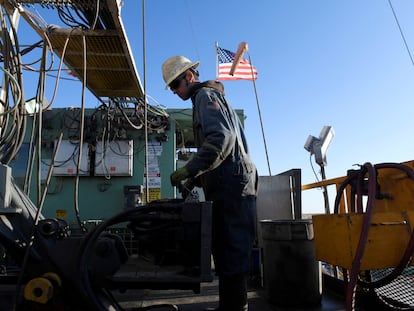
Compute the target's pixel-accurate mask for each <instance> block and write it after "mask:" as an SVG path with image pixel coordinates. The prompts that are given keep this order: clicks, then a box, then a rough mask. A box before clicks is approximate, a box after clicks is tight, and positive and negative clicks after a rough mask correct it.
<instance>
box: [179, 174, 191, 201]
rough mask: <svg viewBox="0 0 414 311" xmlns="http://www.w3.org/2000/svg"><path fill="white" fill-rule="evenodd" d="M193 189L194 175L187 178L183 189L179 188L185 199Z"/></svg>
mask: <svg viewBox="0 0 414 311" xmlns="http://www.w3.org/2000/svg"><path fill="white" fill-rule="evenodd" d="M193 189H194V179H193V178H192V177H190V178H187V180H186V182H185V183H184V185H183V186H182V187H181V189H179V190H180V192H181V196H182V197H183V199H185V198H187V196H188V195H189V194H190V193H191V191H192V190H193Z"/></svg>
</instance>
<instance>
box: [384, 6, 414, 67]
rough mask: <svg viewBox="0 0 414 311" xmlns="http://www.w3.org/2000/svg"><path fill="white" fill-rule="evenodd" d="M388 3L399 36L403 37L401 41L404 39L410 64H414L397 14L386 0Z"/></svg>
mask: <svg viewBox="0 0 414 311" xmlns="http://www.w3.org/2000/svg"><path fill="white" fill-rule="evenodd" d="M388 3H389V5H390V8H391V11H392V14H393V15H394V19H395V22H396V23H397V26H398V29H399V31H400V34H401V38H402V39H403V41H404V45H405V49H406V50H407V53H408V56H409V57H410V60H411V64H412V65H413V66H414V59H413V56H412V55H411V51H410V48H409V47H408V43H407V40H406V39H405V36H404V32H403V31H402V28H401V25H400V22H399V21H398V17H397V14H396V13H395V10H394V7H393V6H392V3H391V0H388Z"/></svg>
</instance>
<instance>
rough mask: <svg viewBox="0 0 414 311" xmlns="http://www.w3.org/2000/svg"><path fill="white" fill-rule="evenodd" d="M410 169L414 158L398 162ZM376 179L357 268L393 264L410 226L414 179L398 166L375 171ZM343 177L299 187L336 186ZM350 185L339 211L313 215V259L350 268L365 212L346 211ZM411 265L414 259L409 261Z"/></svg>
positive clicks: (413, 212) (413, 213)
mask: <svg viewBox="0 0 414 311" xmlns="http://www.w3.org/2000/svg"><path fill="white" fill-rule="evenodd" d="M401 164H403V165H405V166H408V167H410V168H411V169H413V168H414V161H409V162H404V163H401ZM377 173H378V175H377V180H378V184H379V187H380V193H381V194H382V195H383V196H384V198H382V199H377V198H375V205H374V210H373V215H372V221H371V224H370V228H369V234H368V241H367V244H366V246H365V249H364V255H363V257H362V261H361V266H360V269H361V270H371V269H384V268H392V267H395V266H396V265H397V264H398V263H399V262H400V260H401V257H402V256H403V254H404V252H405V250H406V248H407V245H408V241H409V239H410V236H411V234H412V232H413V230H414V229H413V226H414V181H413V180H411V179H410V178H409V177H408V176H407V174H406V173H404V172H403V171H401V170H398V169H394V168H391V169H381V170H378V172H377ZM345 180H346V177H340V178H335V179H331V180H326V181H324V182H321V183H315V184H311V185H305V186H303V187H302V190H307V189H312V188H316V187H321V186H327V185H335V186H336V189H338V188H339V187H340V186H341V184H342V183H343V182H344V181H345ZM352 199H353V198H351V196H350V187H347V188H346V189H345V191H344V192H343V196H342V198H341V201H340V205H339V213H338V214H333V215H313V216H312V219H313V227H314V233H315V251H316V258H317V260H320V261H324V262H327V263H330V264H333V265H336V266H340V267H343V268H347V269H351V267H352V262H353V260H354V257H355V254H356V248H357V245H358V242H359V240H360V235H361V228H362V224H363V220H364V216H365V214H364V213H362V214H355V213H351V212H350V206H351V200H352ZM410 264H411V265H414V260H411V262H410Z"/></svg>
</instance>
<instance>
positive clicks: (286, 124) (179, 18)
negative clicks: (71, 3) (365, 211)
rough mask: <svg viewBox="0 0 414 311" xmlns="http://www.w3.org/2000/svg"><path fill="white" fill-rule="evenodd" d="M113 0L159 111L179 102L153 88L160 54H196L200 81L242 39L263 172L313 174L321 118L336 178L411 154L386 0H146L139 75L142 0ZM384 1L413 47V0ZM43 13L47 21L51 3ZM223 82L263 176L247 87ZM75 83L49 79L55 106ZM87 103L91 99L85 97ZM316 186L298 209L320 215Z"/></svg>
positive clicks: (406, 68) (404, 85) (400, 58)
mask: <svg viewBox="0 0 414 311" xmlns="http://www.w3.org/2000/svg"><path fill="white" fill-rule="evenodd" d="M123 2H124V5H123V8H122V9H121V16H122V20H123V23H124V26H125V29H126V32H127V36H128V39H129V41H130V45H131V48H132V52H133V54H134V58H135V62H136V65H137V69H138V72H139V74H140V77H141V81H142V83H144V78H145V84H146V88H147V92H148V95H149V96H151V97H152V98H154V99H155V100H156V102H158V103H159V104H160V105H163V106H165V107H167V108H190V107H191V103H190V102H189V101H188V102H183V101H181V100H180V99H179V98H178V97H177V96H174V95H172V93H171V92H170V91H166V90H165V89H164V82H163V80H162V75H161V64H162V62H163V61H164V60H165V59H167V58H168V57H170V56H174V55H184V56H186V57H188V58H190V59H191V60H193V61H196V60H199V61H201V65H200V68H199V69H200V74H201V77H200V78H201V80H207V79H215V73H216V68H215V66H216V61H215V42H216V41H217V42H218V44H219V46H220V47H222V48H225V49H228V50H231V51H234V52H235V51H236V50H237V46H238V44H239V43H240V42H242V41H244V42H247V43H248V45H249V55H250V57H251V60H252V62H253V64H254V66H255V67H256V68H257V70H258V72H259V76H258V79H257V81H256V88H257V94H258V99H259V105H260V109H261V113H262V121H263V126H264V130H265V137H266V142H267V148H268V155H269V160H270V166H271V173H272V175H275V174H278V173H281V172H284V171H287V170H290V169H292V168H300V169H301V170H302V183H303V184H308V183H313V182H315V181H316V177H315V175H314V173H313V171H312V166H311V163H313V165H314V168H315V170H316V173H319V166H318V165H317V164H316V163H315V162H314V159H313V157H312V159H310V154H309V152H307V151H306V150H305V149H304V143H305V141H306V139H307V137H308V135H313V136H319V133H320V131H321V129H322V127H323V126H325V125H330V126H332V127H333V128H334V131H335V137H334V139H333V141H332V143H331V145H330V147H329V149H328V154H327V160H328V165H327V166H326V168H325V169H326V175H327V178H334V177H340V176H344V175H346V171H347V170H348V169H353V168H356V167H355V166H354V164H363V163H365V162H371V163H373V164H376V163H382V162H404V161H409V160H413V159H414V145H413V139H412V136H413V133H414V122H413V121H412V118H413V115H414V106H413V104H414V66H413V63H412V60H411V59H410V56H409V53H408V52H407V49H406V46H405V44H404V40H403V38H402V36H401V34H400V30H399V27H398V24H397V22H396V20H395V18H394V15H393V12H392V10H391V7H390V4H389V1H388V0H363V1H361V0H257V1H246V0H237V1H236V0H225V1H223V0H221V1H218V0H209V1H196V0H192V1H191V0H174V1H169V0H147V1H145V38H146V44H145V46H146V53H145V54H146V65H145V68H146V72H145V74H144V58H143V22H142V1H140V0H124V1H123ZM391 3H392V5H393V7H394V10H395V13H396V15H397V18H398V22H399V25H400V27H401V29H402V31H403V34H404V36H405V39H406V42H407V45H408V48H409V49H410V50H411V52H412V53H413V54H414V16H413V12H414V1H412V0H392V2H391ZM39 12H40V14H45V13H43V12H44V11H39ZM47 12H48V13H47V15H45V16H44V18H45V20H46V21H47V22H49V20H50V18H51V17H50V14H56V11H54V10H48V11H47ZM55 18H56V15H55ZM26 40H27V42H26V43H33V42H34V41H35V40H34V39H33V37H30V40H29V38H26ZM246 56H247V55H246ZM224 85H225V88H226V93H227V98H228V99H229V101H230V102H231V104H232V105H233V107H234V108H237V109H244V112H245V114H246V116H247V119H246V121H245V127H246V133H247V138H248V141H249V147H250V150H251V153H252V156H253V159H254V161H255V163H256V165H257V167H258V170H259V173H260V175H268V174H269V171H268V167H267V162H266V155H265V149H264V142H263V139H262V132H261V127H260V120H259V114H258V109H257V103H256V97H255V92H254V88H253V84H252V82H250V81H225V82H224ZM29 87H30V85H29ZM76 89H77V90H79V83H77V82H65V81H62V82H60V85H59V90H58V97H57V100H56V105H55V107H67V106H78V107H79V106H80V92H78V93H76V91H73V90H76ZM29 92H30V91H29ZM47 92H48V94H51V92H52V86H50V88H49V90H48V91H47ZM69 92H70V93H69ZM68 94H71V95H70V96H68ZM76 94H78V95H76ZM26 96H28V97H30V95H29V94H26ZM47 96H50V95H47ZM152 104H155V102H152ZM96 105H97V101H96V100H95V99H93V98H91V99H90V100H89V101H88V103H87V106H88V107H95V106H96ZM318 177H319V178H320V175H318ZM316 192H317V193H316V196H317V198H318V199H320V202H317V201H314V200H312V201H308V202H307V201H306V199H307V195H309V194H305V195H304V204H303V210H304V212H315V211H316V212H318V211H320V212H323V206H322V204H323V203H322V202H323V200H322V192H321V191H320V190H316ZM331 199H333V198H331ZM309 202H311V203H309Z"/></svg>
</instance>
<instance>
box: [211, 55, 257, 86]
mask: <svg viewBox="0 0 414 311" xmlns="http://www.w3.org/2000/svg"><path fill="white" fill-rule="evenodd" d="M234 56H235V54H234V53H233V52H230V51H228V50H225V49H222V48H220V47H217V57H218V63H219V68H218V69H219V70H218V76H217V80H256V79H257V75H258V72H257V70H256V68H254V66H252V65H251V64H250V63H249V62H248V61H246V60H245V59H242V60H241V61H240V63H239V65H238V66H237V68H236V70H235V72H234V74H233V75H230V74H229V73H230V69H231V67H232V64H233V61H234Z"/></svg>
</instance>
